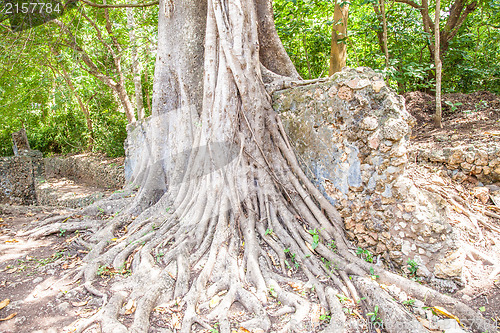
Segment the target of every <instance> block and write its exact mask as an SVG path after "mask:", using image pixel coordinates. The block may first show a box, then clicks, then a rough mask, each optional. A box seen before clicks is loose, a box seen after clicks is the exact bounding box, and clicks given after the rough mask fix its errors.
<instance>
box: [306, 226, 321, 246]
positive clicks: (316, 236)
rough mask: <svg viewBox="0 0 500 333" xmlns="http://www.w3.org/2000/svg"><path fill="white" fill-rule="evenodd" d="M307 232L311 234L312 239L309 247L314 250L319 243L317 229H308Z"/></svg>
mask: <svg viewBox="0 0 500 333" xmlns="http://www.w3.org/2000/svg"><path fill="white" fill-rule="evenodd" d="M308 232H309V233H310V234H311V235H312V236H313V241H312V244H311V247H312V249H313V250H315V249H316V248H317V247H318V245H319V231H318V230H316V229H313V230H309V231H308Z"/></svg>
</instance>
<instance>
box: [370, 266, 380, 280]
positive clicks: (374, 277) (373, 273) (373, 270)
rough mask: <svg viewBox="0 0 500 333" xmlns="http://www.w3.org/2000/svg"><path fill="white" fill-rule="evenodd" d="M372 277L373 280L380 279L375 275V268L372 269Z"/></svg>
mask: <svg viewBox="0 0 500 333" xmlns="http://www.w3.org/2000/svg"><path fill="white" fill-rule="evenodd" d="M370 276H371V277H372V280H376V279H378V278H379V276H378V275H375V269H374V268H373V267H370Z"/></svg>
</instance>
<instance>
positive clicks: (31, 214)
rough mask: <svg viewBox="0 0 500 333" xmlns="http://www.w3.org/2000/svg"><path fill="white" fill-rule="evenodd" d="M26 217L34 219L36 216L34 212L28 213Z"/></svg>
mask: <svg viewBox="0 0 500 333" xmlns="http://www.w3.org/2000/svg"><path fill="white" fill-rule="evenodd" d="M26 216H27V217H32V216H35V214H33V213H32V212H29V213H26Z"/></svg>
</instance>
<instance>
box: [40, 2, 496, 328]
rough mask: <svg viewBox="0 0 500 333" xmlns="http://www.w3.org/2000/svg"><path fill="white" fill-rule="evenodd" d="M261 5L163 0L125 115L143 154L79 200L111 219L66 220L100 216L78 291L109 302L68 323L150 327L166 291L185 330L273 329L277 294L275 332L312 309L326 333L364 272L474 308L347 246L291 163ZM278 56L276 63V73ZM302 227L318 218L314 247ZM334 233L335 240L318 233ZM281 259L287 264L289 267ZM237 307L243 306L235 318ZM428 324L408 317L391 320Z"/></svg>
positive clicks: (45, 229) (87, 224) (72, 225)
mask: <svg viewBox="0 0 500 333" xmlns="http://www.w3.org/2000/svg"><path fill="white" fill-rule="evenodd" d="M257 8H258V3H257V2H253V1H249V0H233V1H227V2H225V1H218V0H208V3H206V2H204V1H199V0H176V1H175V2H174V1H171V0H163V1H161V2H160V17H159V38H158V40H159V47H158V58H157V66H156V70H155V89H154V97H153V117H151V118H150V119H148V120H147V121H145V122H138V123H136V124H132V125H131V127H132V126H136V131H134V132H133V133H132V134H131V135H132V136H133V137H134V138H137V139H136V141H137V142H136V143H137V145H138V147H137V150H138V152H137V154H138V156H139V157H141V158H139V159H138V160H139V161H140V162H139V164H137V165H135V167H134V170H133V171H134V174H133V177H132V184H131V185H129V186H128V187H126V188H125V191H124V192H123V193H117V194H115V195H113V196H112V197H111V198H110V199H108V200H107V201H105V202H103V203H97V204H96V205H93V206H91V207H89V208H87V209H86V210H85V211H84V212H82V215H89V216H90V215H92V216H95V215H96V214H99V213H101V214H102V213H104V214H110V215H112V214H116V216H115V215H114V217H113V218H112V219H110V220H107V221H106V223H102V222H101V221H96V220H95V218H90V219H84V220H83V221H73V220H72V222H69V221H68V222H66V221H65V222H66V224H65V225H64V227H65V229H67V230H77V229H80V230H83V229H87V228H94V229H97V232H96V233H95V234H93V235H92V236H91V237H90V238H89V239H88V240H86V241H87V242H88V247H89V248H91V250H90V251H89V253H88V254H87V256H86V257H85V259H84V263H85V264H84V266H83V268H82V274H81V276H83V277H84V280H85V282H84V284H83V286H84V287H85V288H86V290H87V291H88V292H90V293H92V294H94V295H98V296H100V297H102V298H103V299H104V304H103V306H102V309H101V310H100V311H99V312H98V313H96V314H95V315H94V316H93V317H91V318H90V319H89V320H86V321H83V322H81V324H80V326H79V327H78V328H77V331H83V330H84V329H86V328H87V327H88V326H89V325H91V324H93V323H95V322H99V323H100V328H101V330H102V331H103V332H118V333H121V332H148V328H149V320H150V314H151V312H152V311H153V310H154V309H155V307H157V306H158V305H159V304H163V305H162V306H166V307H170V305H169V304H171V305H172V306H175V307H176V309H178V310H179V311H180V312H181V313H178V312H177V310H176V312H175V313H174V314H172V313H173V312H172V311H170V309H168V311H167V312H168V313H170V314H169V315H170V316H171V318H172V320H171V321H170V322H172V323H173V322H174V320H173V316H174V315H175V317H176V318H177V319H179V318H180V319H181V320H182V323H180V322H179V323H177V324H176V329H179V331H180V332H181V333H188V332H199V331H201V330H202V329H207V330H208V329H213V327H212V326H211V325H212V324H213V323H218V325H219V326H218V327H217V330H220V331H221V332H231V331H232V330H233V329H234V328H236V329H239V330H240V331H253V332H256V331H260V332H269V331H271V330H272V328H271V325H272V321H271V317H272V316H278V317H280V315H278V314H276V313H273V314H271V313H270V310H269V308H268V307H267V304H268V302H269V301H270V300H271V297H276V298H277V301H279V303H280V304H281V305H283V306H284V308H283V309H284V310H281V311H283V312H282V313H283V314H285V313H288V314H289V319H290V320H289V321H288V322H285V323H284V325H283V327H280V328H281V329H282V332H290V331H304V329H302V328H301V327H302V326H301V325H307V324H309V323H310V322H311V319H310V317H309V316H310V315H312V313H313V312H314V311H316V310H318V309H321V308H323V309H324V311H327V312H329V313H330V315H331V318H332V321H331V322H330V324H328V325H327V327H326V328H325V332H344V331H345V329H344V322H345V316H344V312H343V311H342V306H341V304H340V302H339V300H338V298H337V296H336V295H337V294H338V293H343V294H344V295H345V296H346V297H348V298H352V299H353V300H354V303H356V301H358V300H360V298H359V296H358V291H356V287H355V286H354V284H353V282H352V281H353V280H356V284H359V286H360V288H359V290H361V291H363V292H366V293H368V291H366V290H364V289H363V288H364V287H363V286H366V285H367V284H366V283H365V282H364V281H365V280H366V279H363V278H362V277H365V276H367V275H368V274H370V272H371V274H372V275H374V274H377V275H379V276H380V281H381V282H384V281H385V282H390V283H391V284H396V285H399V286H401V287H402V286H404V287H405V290H406V289H409V290H410V291H411V293H410V294H411V295H415V294H418V295H419V297H420V298H423V297H426V300H427V301H429V302H432V304H433V305H443V304H447V308H448V309H449V310H450V311H454V313H455V314H456V315H457V316H460V317H461V318H462V317H463V318H472V317H473V316H472V314H475V313H474V312H473V311H472V310H470V309H469V308H468V307H466V306H465V305H463V304H462V303H460V302H456V301H455V300H454V299H452V298H450V297H447V296H444V295H441V294H439V293H437V292H435V291H432V290H430V289H429V288H427V287H425V286H422V285H420V284H418V283H416V282H413V281H409V280H406V279H403V278H401V277H398V276H396V275H394V274H392V273H390V272H387V271H385V270H384V269H382V268H380V267H372V265H370V264H368V263H366V262H365V261H363V260H362V259H360V258H357V257H356V256H355V255H354V254H353V253H352V251H351V249H350V245H349V244H348V242H347V241H346V239H345V236H344V230H343V222H342V221H341V220H340V217H339V214H338V213H337V211H336V210H335V208H334V207H333V206H332V205H331V204H330V202H329V201H327V200H326V199H325V197H324V196H323V195H322V194H321V192H320V191H319V190H318V189H317V188H316V187H315V186H314V185H313V184H312V183H311V182H310V181H309V180H308V178H307V177H306V175H305V174H304V172H303V171H302V170H301V169H300V166H299V162H298V161H297V159H296V158H295V155H294V152H293V150H292V148H291V145H290V144H289V142H288V139H287V137H286V134H285V132H284V129H283V126H282V124H281V122H280V118H279V116H278V114H277V113H276V112H275V111H274V110H273V108H272V106H271V98H270V96H269V94H268V92H267V91H266V86H265V85H264V82H263V78H262V73H261V70H262V68H264V67H265V66H263V67H262V66H261V59H262V56H261V53H266V52H267V51H265V50H264V49H263V48H261V47H260V44H259V40H260V38H259V28H258V26H257V24H258V22H259V21H258V14H257ZM181 31H182V33H178V32H181ZM202 31H205V34H204V36H203V34H200V32H202ZM173 32H176V33H173ZM264 58H265V57H264ZM287 66H288V65H287V64H285V65H283V67H284V68H282V67H281V65H279V66H278V67H276V68H275V70H276V72H277V73H285V72H286V69H287ZM293 83H294V84H296V83H297V81H294V82H293ZM136 185H140V188H139V189H138V191H137V190H136V188H135V187H136ZM102 207H104V208H102ZM307 230H310V231H312V230H317V231H318V235H317V236H318V237H319V238H320V240H321V242H320V243H318V246H317V248H316V250H315V249H313V248H312V247H311V244H313V242H314V238H313V236H312V235H311V234H310V233H309V232H308V231H307ZM319 231H320V233H319ZM51 232H59V225H58V224H57V223H51V224H50V225H45V226H42V227H41V229H39V230H36V231H35V232H34V233H35V234H36V235H45V234H48V233H51ZM110 240H111V241H110ZM332 241H334V242H335V246H336V251H335V252H334V251H331V250H329V249H328V248H327V247H326V246H325V245H324V244H327V243H328V244H331V242H332ZM322 260H323V261H322ZM325 260H327V261H329V262H332V263H333V262H334V263H335V268H336V270H331V269H330V268H329V267H328V266H325V265H324V261H325ZM290 263H292V264H293V266H294V267H295V269H296V270H297V271H296V273H297V275H296V276H292V277H289V276H288V274H289V272H290V269H291V268H290V269H289V268H288V266H290ZM99 267H108V270H113V271H115V272H122V273H123V272H127V270H131V276H129V277H122V278H120V279H117V280H113V281H112V285H111V286H107V287H106V288H100V287H99V285H98V284H97V283H95V282H96V280H97V278H98V270H99ZM348 274H349V275H352V276H358V277H360V279H359V280H358V279H353V280H351V278H350V277H349V276H348ZM319 276H324V277H325V279H326V280H327V281H324V280H323V279H320V278H319ZM299 277H300V278H299ZM299 280H300V281H299ZM295 282H298V283H300V284H301V285H303V286H304V289H303V290H304V295H299V293H297V292H295V291H294V290H293V288H290V286H291V285H290V283H295ZM292 286H293V284H292ZM371 289H375V290H374V291H370V293H374V294H376V293H377V291H378V293H379V294H376V296H375V297H378V295H380V294H381V293H384V291H383V290H382V289H381V288H379V287H378V286H376V287H374V288H371ZM309 291H310V294H311V295H312V296H307V293H308V292H309ZM426 295H430V296H429V297H427V296H426ZM127 301H131V302H133V304H136V306H137V309H136V310H135V313H134V319H133V323H131V324H130V326H129V327H127V326H125V324H124V323H123V322H122V321H120V320H118V315H119V312H120V309H121V308H122V306H123V304H124V303H125V302H127ZM377 301H378V300H377ZM380 301H381V302H384V300H380ZM455 303H456V304H457V305H455ZM386 304H387V303H380V306H381V307H384V308H385V305H386ZM443 306H444V305H443ZM396 307H397V308H398V309H399V312H398V311H396V310H397V309H394V306H393V308H392V309H394V311H391V312H390V315H388V316H387V317H386V318H384V320H386V321H387V322H388V324H389V326H388V327H393V326H395V325H396V324H397V323H398V321H399V323H401V322H405V323H407V322H408V320H407V318H403V317H402V316H401V313H404V311H403V310H402V308H401V307H400V306H396ZM240 309H241V310H240ZM235 310H236V311H238V312H241V313H242V315H241V316H240V315H238V318H234V317H233V314H234V313H235ZM469 310H470V311H469ZM167 312H166V313H167ZM388 312H389V311H388ZM477 322H478V323H480V324H478V325H482V324H481V323H482V322H481V321H477ZM391 325H392V326H391ZM414 325H416V326H414ZM396 326H397V325H396ZM303 327H304V328H306V326H303ZM480 328H481V329H484V328H489V327H487V326H486V325H483V326H481V327H480ZM314 330H317V327H316V328H315V329H311V330H308V331H309V332H312V331H314ZM424 331H425V330H424V328H423V327H422V326H421V324H419V323H418V322H417V321H416V319H413V320H412V321H411V325H408V326H407V327H406V328H403V329H400V330H399V331H397V332H408V333H409V332H424ZM392 332H396V331H395V330H392Z"/></svg>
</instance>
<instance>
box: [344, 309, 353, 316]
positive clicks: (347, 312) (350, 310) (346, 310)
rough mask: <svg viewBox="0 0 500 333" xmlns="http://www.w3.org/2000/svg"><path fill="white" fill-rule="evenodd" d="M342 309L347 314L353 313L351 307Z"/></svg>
mask: <svg viewBox="0 0 500 333" xmlns="http://www.w3.org/2000/svg"><path fill="white" fill-rule="evenodd" d="M342 310H344V312H345V313H346V314H348V315H354V313H353V311H352V309H351V308H342Z"/></svg>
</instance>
